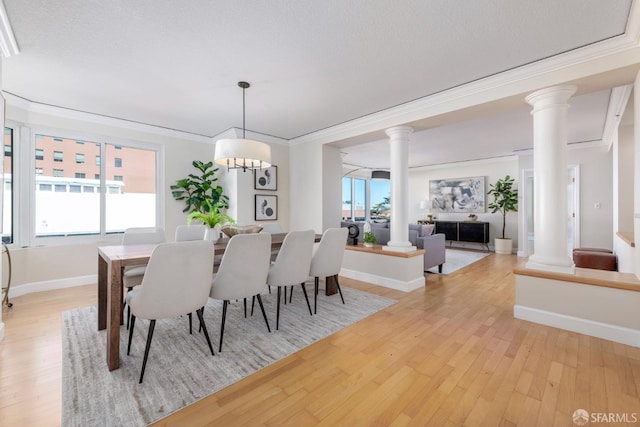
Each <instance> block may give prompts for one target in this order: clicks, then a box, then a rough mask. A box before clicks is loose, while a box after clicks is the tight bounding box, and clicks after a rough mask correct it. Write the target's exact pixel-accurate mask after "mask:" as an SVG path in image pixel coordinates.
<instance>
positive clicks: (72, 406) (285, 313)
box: [62, 283, 395, 427]
mask: <svg viewBox="0 0 640 427" xmlns="http://www.w3.org/2000/svg"><path fill="white" fill-rule="evenodd" d="M307 292H308V293H309V297H310V302H311V307H312V309H313V284H312V283H307ZM342 292H343V294H344V298H345V302H346V305H343V304H342V302H341V301H340V296H339V295H333V296H330V297H327V296H325V295H324V291H321V293H320V294H319V295H318V313H317V314H316V315H314V316H310V315H309V310H308V308H307V305H306V302H305V299H304V295H303V294H302V289H301V288H300V286H297V287H295V291H294V295H293V301H292V303H291V304H287V305H283V306H282V307H281V311H280V330H279V331H276V330H275V317H276V314H275V313H276V291H275V288H274V289H273V293H272V294H266V295H264V296H263V301H264V303H265V310H266V312H267V317H268V319H269V323H270V325H271V329H272V332H271V333H268V332H267V327H266V325H265V323H264V319H263V317H262V314H261V312H260V308H259V306H258V304H257V301H256V307H255V312H254V315H253V317H248V318H246V319H245V318H244V310H243V304H242V301H237V302H233V303H232V304H230V305H229V307H228V309H227V321H226V326H225V332H224V342H223V347H222V352H220V353H219V352H218V340H219V338H220V319H221V313H222V302H221V301H216V300H211V299H210V300H209V303H208V304H207V306H206V308H205V315H204V317H205V322H206V324H207V329H208V330H209V336H210V337H211V340H212V343H213V346H214V350H215V353H216V354H215V356H211V352H210V351H209V348H208V347H207V343H206V340H205V338H204V335H203V334H201V333H197V329H198V326H197V325H198V321H197V316H195V314H194V316H193V318H194V333H193V335H189V322H188V318H187V317H186V316H183V317H180V318H178V319H168V320H158V321H157V323H156V328H155V332H154V335H153V342H152V343H151V350H150V352H149V360H148V362H147V367H146V371H145V376H144V382H143V383H142V384H138V378H139V376H140V368H141V366H142V358H143V355H144V347H145V343H146V337H147V331H148V327H149V323H148V322H147V321H144V320H138V321H137V322H136V328H135V332H134V336H133V343H132V346H131V355H130V356H127V354H126V351H127V347H126V346H127V339H128V331H127V330H126V328H125V326H122V329H121V340H120V360H121V364H120V369H118V370H115V371H112V372H109V370H108V369H107V365H106V341H105V340H106V333H105V331H97V308H96V307H95V306H92V307H84V308H80V309H76V310H71V311H66V312H64V313H63V315H62V321H63V333H62V349H63V360H64V362H63V367H62V378H63V385H62V425H64V426H83V427H85V426H143V425H147V424H150V423H152V422H155V421H157V420H159V419H161V418H163V417H165V416H167V415H169V414H170V413H172V412H175V411H177V410H179V409H181V408H183V407H185V406H187V405H189V404H192V403H194V402H195V401H197V400H199V399H202V398H204V397H206V396H208V395H210V394H212V393H214V392H216V391H218V390H221V389H222V388H224V387H226V386H228V385H230V384H232V383H234V382H236V381H238V380H240V379H242V378H244V377H246V376H248V375H251V374H253V373H254V372H256V371H258V370H260V369H262V368H264V367H266V366H268V365H270V364H272V363H274V362H276V361H277V360H279V359H282V358H284V357H286V356H288V355H290V354H293V353H295V352H296V351H298V350H300V349H302V348H304V347H306V346H308V345H310V344H312V343H314V342H316V341H318V340H320V339H322V338H325V337H327V336H328V335H330V334H332V333H334V332H336V331H338V330H340V329H342V328H344V327H346V326H348V325H350V324H353V323H355V322H357V321H359V320H361V319H364V318H365V317H368V316H370V315H372V314H374V313H376V312H377V311H380V310H382V309H384V308H386V307H389V306H390V305H393V304H394V303H395V301H394V300H390V299H388V298H383V297H379V296H377V295H373V294H368V293H365V292H361V291H357V290H354V289H349V288H347V287H344V286H343V287H342ZM250 305H251V301H248V306H249V311H250Z"/></svg>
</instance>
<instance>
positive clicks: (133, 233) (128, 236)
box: [122, 227, 167, 245]
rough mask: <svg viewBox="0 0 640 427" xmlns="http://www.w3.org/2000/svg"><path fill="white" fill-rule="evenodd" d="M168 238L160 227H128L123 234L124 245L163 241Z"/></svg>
mask: <svg viewBox="0 0 640 427" xmlns="http://www.w3.org/2000/svg"><path fill="white" fill-rule="evenodd" d="M166 240H167V239H166V237H165V234H164V230H163V229H162V228H160V227H132V228H127V229H126V230H125V232H124V235H123V236H122V244H123V245H141V244H145V243H163V242H165V241H166Z"/></svg>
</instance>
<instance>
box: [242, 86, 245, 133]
mask: <svg viewBox="0 0 640 427" xmlns="http://www.w3.org/2000/svg"><path fill="white" fill-rule="evenodd" d="M244 91H245V88H244V87H243V88H242V139H245V136H244V133H245V124H244V121H245V112H244Z"/></svg>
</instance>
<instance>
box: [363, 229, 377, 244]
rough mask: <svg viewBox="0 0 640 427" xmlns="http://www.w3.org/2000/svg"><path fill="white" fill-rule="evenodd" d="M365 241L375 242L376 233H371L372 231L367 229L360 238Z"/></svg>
mask: <svg viewBox="0 0 640 427" xmlns="http://www.w3.org/2000/svg"><path fill="white" fill-rule="evenodd" d="M362 240H363V241H364V242H365V243H375V242H376V235H375V234H373V231H367V232H366V233H364V237H363V239H362Z"/></svg>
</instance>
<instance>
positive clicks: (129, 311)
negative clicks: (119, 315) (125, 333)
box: [127, 305, 131, 329]
mask: <svg viewBox="0 0 640 427" xmlns="http://www.w3.org/2000/svg"><path fill="white" fill-rule="evenodd" d="M130 317H131V307H129V306H128V305H127V329H129V318H130Z"/></svg>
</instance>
